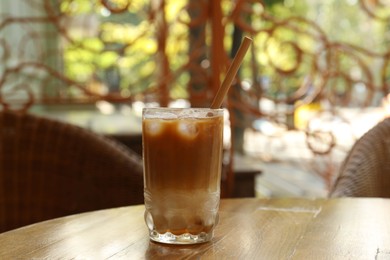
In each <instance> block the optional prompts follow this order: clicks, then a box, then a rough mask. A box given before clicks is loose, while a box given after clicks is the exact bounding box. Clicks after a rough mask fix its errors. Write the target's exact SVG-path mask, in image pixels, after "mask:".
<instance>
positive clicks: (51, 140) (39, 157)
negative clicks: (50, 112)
mask: <svg viewBox="0 0 390 260" xmlns="http://www.w3.org/2000/svg"><path fill="white" fill-rule="evenodd" d="M0 138H1V141H0V232H4V231H7V230H10V229H14V228H17V227H21V226H24V225H27V224H31V223H35V222H39V221H43V220H47V219H51V218H56V217H60V216H65V215H69V214H75V213H80V212H85V211H90V210H98V209H103V208H109V207H118V206H125V205H131V204H139V203H143V177H142V160H141V159H140V157H139V156H138V155H136V154H135V153H132V152H131V151H130V150H129V149H127V148H126V147H124V146H121V145H120V144H119V143H116V142H114V141H112V140H109V139H107V138H104V137H102V136H100V135H98V134H95V133H92V132H90V131H88V130H86V129H82V128H80V127H77V126H74V125H70V124H66V123H61V122H58V121H54V120H50V119H45V118H41V117H37V116H33V115H29V114H24V115H18V114H15V113H11V112H1V113H0Z"/></svg>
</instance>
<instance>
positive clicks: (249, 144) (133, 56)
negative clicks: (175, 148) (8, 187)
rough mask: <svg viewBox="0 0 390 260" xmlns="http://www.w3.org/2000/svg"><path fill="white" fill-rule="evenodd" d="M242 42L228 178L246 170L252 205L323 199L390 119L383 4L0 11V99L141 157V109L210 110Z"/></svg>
mask: <svg viewBox="0 0 390 260" xmlns="http://www.w3.org/2000/svg"><path fill="white" fill-rule="evenodd" d="M244 36H248V37H251V38H252V39H253V44H252V46H251V49H250V51H249V52H248V54H247V55H246V57H245V59H244V62H243V64H242V66H241V69H240V71H239V73H238V75H237V78H236V80H235V82H234V85H233V86H232V88H231V89H230V91H229V94H228V97H227V98H226V101H225V103H224V106H223V107H224V108H226V111H227V113H226V118H227V126H226V131H225V139H226V140H225V146H226V154H227V155H226V165H227V168H228V169H230V170H228V171H227V173H226V176H225V177H226V178H227V179H232V178H234V176H233V175H234V170H233V169H234V165H239V166H242V165H245V166H248V165H249V166H250V167H252V168H254V169H258V171H259V172H261V174H258V175H256V176H255V177H256V178H255V193H256V194H255V195H256V196H258V197H277V196H294V197H300V196H302V197H324V196H326V195H327V191H328V188H329V187H330V186H331V185H332V183H333V180H334V178H335V177H336V176H337V170H338V168H339V166H340V163H341V162H342V160H343V159H344V157H345V155H346V153H347V152H348V150H349V149H350V148H351V146H352V145H353V143H354V142H355V141H356V140H357V139H358V138H359V137H360V136H362V135H363V134H364V133H365V132H366V131H367V130H369V129H370V128H371V127H373V126H374V125H375V124H376V123H377V122H379V121H380V120H382V119H383V118H385V117H387V116H389V114H390V96H389V93H390V63H389V61H390V58H389V57H390V47H389V46H390V45H389V43H390V2H389V1H387V0H327V1H320V0H301V1H297V0H274V1H271V0H267V1H265V0H264V1H260V0H257V1H256V0H235V1H231V0H230V1H228V0H197V1H191V0H13V1H0V103H1V106H2V109H12V110H18V111H22V112H27V111H28V112H30V113H36V114H39V115H43V116H47V117H51V118H55V119H58V120H64V121H67V122H69V123H72V124H76V125H79V126H81V127H85V128H88V129H91V130H93V131H96V132H99V133H102V134H105V135H107V136H110V137H113V138H115V139H117V140H119V141H121V142H123V143H124V144H126V145H127V146H129V147H130V148H132V149H134V150H136V151H137V152H138V153H139V154H141V150H142V147H141V139H140V138H141V137H140V136H141V135H140V133H141V124H140V122H141V112H142V108H143V107H145V106H175V107H189V106H192V107H207V106H209V105H210V104H211V101H212V99H213V97H214V95H215V93H216V91H217V89H218V87H219V85H220V83H221V81H222V79H223V77H224V74H225V73H226V70H227V68H228V66H229V64H230V62H231V60H232V58H233V57H234V55H235V52H236V51H237V49H238V46H239V45H240V43H241V40H242V38H243V37H244Z"/></svg>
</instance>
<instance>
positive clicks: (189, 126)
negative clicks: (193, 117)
mask: <svg viewBox="0 0 390 260" xmlns="http://www.w3.org/2000/svg"><path fill="white" fill-rule="evenodd" d="M178 128H179V129H178V130H179V133H181V134H182V135H183V136H185V137H189V138H195V137H196V136H197V135H198V132H199V129H198V126H197V124H196V123H195V122H188V121H182V122H180V123H179V124H178Z"/></svg>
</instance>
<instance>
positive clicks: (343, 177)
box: [330, 118, 390, 198]
mask: <svg viewBox="0 0 390 260" xmlns="http://www.w3.org/2000/svg"><path fill="white" fill-rule="evenodd" d="M330 197H384V198H390V118H387V119H385V120H383V121H382V122H380V123H378V124H377V125H376V126H375V127H373V128H372V129H371V130H369V131H368V132H367V133H366V134H365V135H363V136H362V137H361V138H360V139H359V140H358V141H357V142H356V143H355V144H354V146H353V147H352V149H351V151H350V152H349V154H348V156H347V158H346V159H345V161H344V162H343V164H342V166H341V169H340V175H339V176H338V178H337V179H336V182H335V185H334V187H333V189H332V190H331V192H330Z"/></svg>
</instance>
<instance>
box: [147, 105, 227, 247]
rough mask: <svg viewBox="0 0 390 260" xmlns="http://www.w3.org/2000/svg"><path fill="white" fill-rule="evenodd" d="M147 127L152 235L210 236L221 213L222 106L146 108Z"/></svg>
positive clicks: (167, 239)
mask: <svg viewBox="0 0 390 260" xmlns="http://www.w3.org/2000/svg"><path fill="white" fill-rule="evenodd" d="M142 127H143V157H144V185H145V190H144V197H145V207H146V211H145V221H146V224H147V226H148V228H149V231H150V232H149V233H150V238H151V239H152V240H154V241H157V242H162V243H171V244H192V243H202V242H206V241H209V240H210V239H211V237H212V234H213V229H214V227H215V225H216V221H217V218H218V217H217V216H218V214H217V213H218V206H219V199H220V177H221V165H222V162H221V157H222V133H223V110H222V109H170V108H146V109H144V111H143V124H142Z"/></svg>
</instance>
